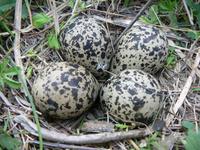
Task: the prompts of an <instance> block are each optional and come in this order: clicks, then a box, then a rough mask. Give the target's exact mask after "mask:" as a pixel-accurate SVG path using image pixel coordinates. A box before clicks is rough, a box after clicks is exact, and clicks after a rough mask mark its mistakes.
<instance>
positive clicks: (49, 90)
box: [32, 62, 99, 119]
mask: <svg viewBox="0 0 200 150" xmlns="http://www.w3.org/2000/svg"><path fill="white" fill-rule="evenodd" d="M98 92H99V84H98V81H97V80H96V79H95V77H94V76H93V75H92V74H91V73H90V72H89V71H88V70H86V69H85V68H84V67H82V66H81V65H78V64H74V63H70V62H57V63H50V64H49V65H47V66H46V67H45V68H44V69H43V70H42V71H41V72H40V73H39V75H38V77H37V78H36V79H35V81H34V83H33V86H32V94H33V97H34V99H35V105H36V107H37V108H38V109H39V110H40V111H41V112H42V113H43V114H45V115H46V116H49V117H53V118H59V119H68V118H71V117H76V116H79V115H81V114H82V113H83V112H85V111H87V110H88V109H89V108H90V106H91V105H92V104H93V103H94V102H95V100H96V98H97V95H98Z"/></svg>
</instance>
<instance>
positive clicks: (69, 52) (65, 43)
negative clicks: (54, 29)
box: [60, 16, 112, 77]
mask: <svg viewBox="0 0 200 150" xmlns="http://www.w3.org/2000/svg"><path fill="white" fill-rule="evenodd" d="M60 43H61V45H62V48H63V53H64V56H65V58H66V59H67V60H68V61H71V62H75V63H78V64H80V65H82V66H84V67H86V68H87V69H89V70H90V71H91V72H92V73H93V74H94V75H95V76H96V77H99V76H101V73H102V72H103V71H102V70H108V68H109V66H110V59H111V54H112V49H111V48H110V38H109V35H108V32H107V30H106V28H105V27H104V26H103V24H101V23H100V22H97V21H96V20H95V19H94V18H89V17H86V16H79V17H76V18H75V19H73V20H72V21H70V23H69V24H68V25H67V26H66V27H65V28H64V29H63V30H62V31H61V33H60Z"/></svg>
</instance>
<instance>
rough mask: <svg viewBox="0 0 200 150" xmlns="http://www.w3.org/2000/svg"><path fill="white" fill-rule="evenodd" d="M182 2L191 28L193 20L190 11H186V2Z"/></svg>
mask: <svg viewBox="0 0 200 150" xmlns="http://www.w3.org/2000/svg"><path fill="white" fill-rule="evenodd" d="M182 1H183V5H184V7H185V10H186V13H187V15H188V18H189V21H190V24H191V25H192V26H194V22H193V18H192V16H191V15H190V11H189V9H188V7H187V4H186V1H185V0H182Z"/></svg>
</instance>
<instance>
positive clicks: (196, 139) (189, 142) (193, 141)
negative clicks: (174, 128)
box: [182, 121, 200, 150]
mask: <svg viewBox="0 0 200 150" xmlns="http://www.w3.org/2000/svg"><path fill="white" fill-rule="evenodd" d="M182 126H183V127H185V128H186V129H187V136H186V139H185V141H183V144H184V145H185V149H186V150H199V147H200V133H199V132H196V131H195V126H194V124H193V123H192V122H190V121H183V122H182ZM198 130H199V129H198Z"/></svg>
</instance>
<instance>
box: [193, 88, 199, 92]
mask: <svg viewBox="0 0 200 150" xmlns="http://www.w3.org/2000/svg"><path fill="white" fill-rule="evenodd" d="M192 91H193V92H199V91H200V88H192Z"/></svg>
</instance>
